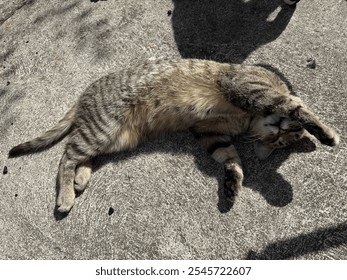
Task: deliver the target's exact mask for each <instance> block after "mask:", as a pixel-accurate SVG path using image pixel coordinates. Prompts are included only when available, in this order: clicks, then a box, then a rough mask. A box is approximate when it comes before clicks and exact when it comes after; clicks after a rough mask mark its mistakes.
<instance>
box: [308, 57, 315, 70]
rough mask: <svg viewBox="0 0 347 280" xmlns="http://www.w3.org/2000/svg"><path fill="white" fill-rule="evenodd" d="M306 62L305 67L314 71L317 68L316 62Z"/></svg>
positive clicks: (311, 59)
mask: <svg viewBox="0 0 347 280" xmlns="http://www.w3.org/2000/svg"><path fill="white" fill-rule="evenodd" d="M306 62H307V64H306V67H308V68H311V69H315V68H316V66H317V64H316V60H314V59H313V58H309V59H307V60H306Z"/></svg>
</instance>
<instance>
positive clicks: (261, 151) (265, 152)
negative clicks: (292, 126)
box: [254, 140, 274, 160]
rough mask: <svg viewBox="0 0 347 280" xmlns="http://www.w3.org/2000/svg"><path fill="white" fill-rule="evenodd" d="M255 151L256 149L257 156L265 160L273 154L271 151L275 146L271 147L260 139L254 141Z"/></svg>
mask: <svg viewBox="0 0 347 280" xmlns="http://www.w3.org/2000/svg"><path fill="white" fill-rule="evenodd" d="M254 151H255V154H256V156H257V157H258V158H259V159H260V160H264V159H267V158H268V157H269V156H270V155H271V153H272V152H273V151H274V148H271V147H269V146H267V145H265V144H264V143H263V142H261V141H260V140H258V141H256V142H255V143H254Z"/></svg>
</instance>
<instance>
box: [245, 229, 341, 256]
mask: <svg viewBox="0 0 347 280" xmlns="http://www.w3.org/2000/svg"><path fill="white" fill-rule="evenodd" d="M343 244H347V224H346V223H341V224H339V225H337V226H333V227H328V228H323V229H318V230H315V231H312V232H310V233H308V234H301V235H298V236H296V237H293V238H290V239H286V240H282V241H277V242H274V243H271V244H269V245H267V246H266V247H265V249H264V250H263V251H261V252H260V253H256V252H254V251H252V250H251V251H249V252H248V255H247V259H249V260H282V259H292V258H296V257H299V256H303V255H305V254H309V253H314V252H319V251H325V250H328V249H330V248H337V247H339V246H341V245H343ZM345 257H346V256H345Z"/></svg>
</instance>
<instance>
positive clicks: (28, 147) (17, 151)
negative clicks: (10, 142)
mask: <svg viewBox="0 0 347 280" xmlns="http://www.w3.org/2000/svg"><path fill="white" fill-rule="evenodd" d="M76 112H77V106H76V105H74V106H73V107H72V108H71V109H70V110H69V111H68V112H67V113H66V115H65V116H64V117H63V118H62V119H61V120H60V121H59V122H58V123H57V124H56V125H55V126H54V127H52V128H51V129H50V130H48V131H46V132H45V133H43V134H42V135H41V136H39V137H37V138H35V139H33V140H30V141H28V142H24V143H22V144H19V145H18V146H15V147H13V148H12V149H11V150H10V151H9V153H8V155H9V157H15V156H19V155H22V154H25V153H28V152H37V151H39V150H42V149H44V148H46V147H48V146H50V145H53V144H55V143H56V142H58V141H59V140H61V139H63V138H64V137H65V136H66V135H67V134H68V133H69V132H70V131H71V128H72V126H73V123H74V120H75V116H76Z"/></svg>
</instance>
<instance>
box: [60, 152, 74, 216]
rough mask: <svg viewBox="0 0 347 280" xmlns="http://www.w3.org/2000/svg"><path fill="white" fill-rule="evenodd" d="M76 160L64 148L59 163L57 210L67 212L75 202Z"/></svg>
mask: <svg viewBox="0 0 347 280" xmlns="http://www.w3.org/2000/svg"><path fill="white" fill-rule="evenodd" d="M77 164H78V162H77V161H76V160H75V159H73V158H71V157H70V156H69V152H68V150H65V152H64V154H63V156H62V158H61V161H60V165H59V191H58V196H57V207H58V211H59V212H69V211H70V210H71V208H72V207H73V205H74V203H75V196H76V195H75V189H74V179H75V170H76V166H77Z"/></svg>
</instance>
